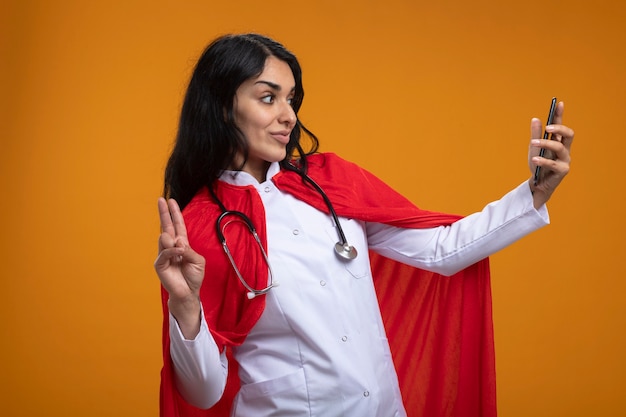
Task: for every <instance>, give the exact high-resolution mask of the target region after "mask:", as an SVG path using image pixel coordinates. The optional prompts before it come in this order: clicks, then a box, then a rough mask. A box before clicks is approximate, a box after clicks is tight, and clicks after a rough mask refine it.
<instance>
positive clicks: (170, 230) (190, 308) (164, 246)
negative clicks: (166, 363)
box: [154, 198, 205, 339]
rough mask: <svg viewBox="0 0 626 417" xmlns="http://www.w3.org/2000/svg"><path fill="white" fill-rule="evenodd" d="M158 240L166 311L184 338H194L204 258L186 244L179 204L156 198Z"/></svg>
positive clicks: (158, 259) (157, 267)
mask: <svg viewBox="0 0 626 417" xmlns="http://www.w3.org/2000/svg"><path fill="white" fill-rule="evenodd" d="M158 205H159V217H160V219H161V236H159V254H158V256H157V258H156V261H155V262H154V269H155V270H156V273H157V275H158V276H159V279H160V280H161V284H162V285H163V287H164V288H165V290H166V291H167V292H168V294H169V296H170V298H169V309H170V312H171V313H172V315H173V316H174V317H175V318H176V320H177V321H178V324H179V326H180V329H181V331H182V332H183V335H184V336H185V338H188V339H190V338H193V337H195V334H197V332H198V330H199V328H200V301H199V296H200V286H201V285H202V279H203V278H204V266H205V260H204V258H203V257H202V256H201V255H199V254H198V253H197V252H195V251H194V250H193V249H192V248H191V247H190V246H189V241H188V240H187V228H186V227H185V221H184V219H183V215H182V213H181V211H180V207H179V206H178V203H176V201H175V200H174V199H169V200H167V201H166V200H165V199H164V198H159V202H158Z"/></svg>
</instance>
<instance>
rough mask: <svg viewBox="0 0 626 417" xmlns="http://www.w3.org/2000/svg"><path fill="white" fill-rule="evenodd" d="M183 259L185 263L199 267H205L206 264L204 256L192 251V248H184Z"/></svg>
mask: <svg viewBox="0 0 626 417" xmlns="http://www.w3.org/2000/svg"><path fill="white" fill-rule="evenodd" d="M182 259H183V261H185V262H188V263H190V264H194V265H199V266H204V263H205V260H204V256H202V255H200V254H199V253H198V252H196V251H195V250H193V249H191V247H190V246H187V247H185V248H184V251H183V253H182Z"/></svg>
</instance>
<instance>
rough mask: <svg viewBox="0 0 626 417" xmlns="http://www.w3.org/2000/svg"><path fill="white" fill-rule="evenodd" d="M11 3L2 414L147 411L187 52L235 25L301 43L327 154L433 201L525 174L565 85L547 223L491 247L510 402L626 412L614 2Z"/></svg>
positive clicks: (621, 149)
mask: <svg viewBox="0 0 626 417" xmlns="http://www.w3.org/2000/svg"><path fill="white" fill-rule="evenodd" d="M53 3H56V4H54V5H53ZM0 7H1V9H0V47H1V54H2V59H1V64H0V65H1V71H2V74H1V83H2V90H1V91H2V92H1V95H0V96H1V101H0V103H1V104H0V106H1V107H0V123H1V125H0V126H1V128H2V136H1V138H2V148H1V150H0V178H1V186H2V204H1V205H0V210H1V212H0V214H1V217H2V219H4V220H3V226H2V228H1V230H2V238H1V239H0V242H1V243H0V257H1V258H0V262H1V263H0V265H1V272H0V273H1V278H2V281H1V283H2V290H3V294H2V301H1V302H0V316H1V317H2V324H1V325H0V332H1V333H0V336H1V338H2V339H1V340H2V343H1V344H0V357H2V362H3V366H2V371H1V372H0V384H1V385H2V387H1V389H0V404H2V412H1V413H2V415H5V416H34V415H45V416H70V415H77V416H78V415H81V416H87V415H88V416H131V415H132V416H155V415H157V410H158V383H159V369H160V364H161V357H160V355H161V352H160V337H161V335H160V331H161V330H160V326H161V311H160V301H159V287H158V281H157V278H156V276H155V274H154V273H153V269H152V262H153V259H154V257H155V251H156V239H157V235H158V219H157V212H156V199H157V197H158V195H159V194H160V191H161V184H162V173H163V168H164V165H165V161H166V158H167V156H168V153H169V150H170V147H171V143H172V140H173V138H174V135H175V131H176V124H177V115H178V111H179V107H180V104H181V100H182V95H183V92H184V89H185V86H186V82H187V80H188V77H189V75H190V71H191V69H192V67H193V65H194V60H195V59H196V58H197V57H198V55H199V54H200V53H201V51H202V49H203V48H204V46H205V45H206V44H207V43H208V42H209V41H210V40H212V39H213V38H214V37H215V36H217V35H219V34H223V33H228V32H242V31H257V32H261V33H264V34H267V35H270V36H273V37H275V38H277V39H278V40H280V41H282V42H283V43H284V44H286V45H287V47H288V48H290V49H291V50H293V51H294V52H295V53H296V54H297V55H298V56H299V58H300V60H301V63H302V65H303V68H304V77H305V78H304V80H305V88H306V91H307V97H306V100H305V103H304V106H303V109H302V111H301V114H300V116H301V119H302V120H303V121H304V122H305V124H306V125H307V126H308V127H309V128H311V129H312V130H313V131H314V132H315V133H316V134H317V135H318V136H319V138H320V139H321V143H322V150H324V151H333V152H337V153H339V154H340V155H342V156H343V157H345V158H347V159H350V160H353V161H355V162H357V163H359V164H361V165H363V166H365V167H366V168H368V169H370V170H371V171H373V172H375V173H376V174H377V175H379V176H380V177H381V178H383V179H384V180H385V181H387V182H388V183H390V184H391V185H393V186H394V187H395V188H396V189H398V190H399V191H401V192H402V193H403V194H405V195H406V196H407V197H409V198H411V199H412V200H413V201H415V202H416V203H417V204H418V205H420V206H422V207H424V208H429V209H433V210H442V211H448V212H456V213H461V214H468V213H470V212H472V211H475V210H478V209H480V208H481V207H482V206H483V205H484V204H485V203H487V202H488V201H490V200H493V199H496V198H498V197H499V196H500V195H502V194H503V193H505V192H506V191H508V190H509V189H511V188H512V187H514V186H516V185H517V184H519V183H520V182H521V181H523V180H524V179H525V178H527V177H528V176H529V172H528V170H527V166H526V151H527V140H528V131H529V121H530V118H531V117H532V116H538V117H541V118H545V116H546V112H547V109H548V105H549V100H550V98H551V97H552V96H553V95H556V96H558V97H559V98H560V99H563V100H564V101H565V102H566V122H567V124H569V125H571V126H572V127H574V128H575V129H576V132H577V138H576V141H575V144H574V152H573V164H572V172H571V174H570V176H568V178H567V179H566V181H565V182H564V184H563V185H562V187H561V188H560V189H559V190H558V192H557V194H556V195H555V196H554V198H553V200H552V201H550V203H549V209H550V213H551V216H552V222H553V223H552V225H550V226H549V227H547V228H544V229H542V230H540V231H539V232H537V233H534V234H533V235H531V236H529V237H527V238H525V239H524V240H522V241H520V242H518V243H516V244H514V245H513V246H511V247H509V248H507V249H505V250H503V251H502V252H500V253H498V254H496V255H495V256H493V258H492V265H493V292H494V320H495V326H496V349H497V371H498V396H499V411H500V415H502V416H546V417H547V416H551V417H552V416H587V415H600V416H603V415H607V416H608V415H610V416H617V415H626V400H625V399H624V398H625V396H624V394H625V391H626V390H625V388H626V381H625V378H626V360H625V358H624V356H625V355H624V352H626V337H625V334H624V333H625V332H624V329H625V324H626V323H625V322H626V303H624V302H623V301H622V300H623V298H624V293H625V292H626V284H625V283H624V282H625V275H626V274H625V273H624V272H625V270H624V269H625V268H624V266H623V264H621V261H622V259H621V258H622V257H623V256H624V255H625V253H624V252H625V251H624V249H625V247H624V235H625V232H626V230H625V227H624V220H623V217H622V216H623V215H624V214H625V212H624V208H623V207H624V206H623V196H622V195H621V194H622V193H623V190H624V186H623V183H624V180H625V175H624V162H623V155H624V153H625V150H626V149H625V145H624V132H626V124H625V123H626V122H625V119H626V118H625V117H624V106H623V104H622V103H623V97H625V96H626V89H625V82H624V75H625V74H626V62H625V56H626V55H625V54H624V45H625V44H626V43H625V41H626V36H625V33H626V32H625V29H624V24H625V22H626V19H625V18H626V6H625V3H624V2H619V1H605V0H596V1H594V2H586V1H576V0H571V1H567V2H566V1H556V0H529V1H524V2H518V1H512V2H502V1H496V0H482V1H473V2H466V1H450V0H449V1H439V2H420V1H417V0H415V1H406V0H405V1H403V0H386V1H384V2H374V1H369V0H359V1H356V0H351V1H344V2H338V1H335V0H322V1H311V2H294V1H291V2H287V1H278V0H266V1H248V0H245V1H242V0H239V1H232V2H222V3H214V2H209V1H203V2H201V1H196V2H173V1H146V0H141V1H139V0H137V1H126V2H122V1H119V2H109V1H107V2H103V1H100V2H85V1H77V0H76V1H57V2H47V1H42V0H40V1H35V0H31V1H17V0H13V1H8V0H4V1H2V3H1V6H0Z"/></svg>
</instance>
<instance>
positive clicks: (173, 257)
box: [154, 247, 185, 271]
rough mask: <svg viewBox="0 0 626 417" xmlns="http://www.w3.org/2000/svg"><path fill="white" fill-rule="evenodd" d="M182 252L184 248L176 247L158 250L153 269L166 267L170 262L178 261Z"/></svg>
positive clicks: (160, 269)
mask: <svg viewBox="0 0 626 417" xmlns="http://www.w3.org/2000/svg"><path fill="white" fill-rule="evenodd" d="M184 252H185V249H183V248H177V247H172V248H167V249H163V250H162V251H160V252H159V255H158V256H157V258H156V260H155V261H154V269H156V270H157V271H162V270H165V269H167V267H168V266H169V265H170V264H172V263H174V262H178V261H179V260H180V259H181V257H182V256H183V253H184Z"/></svg>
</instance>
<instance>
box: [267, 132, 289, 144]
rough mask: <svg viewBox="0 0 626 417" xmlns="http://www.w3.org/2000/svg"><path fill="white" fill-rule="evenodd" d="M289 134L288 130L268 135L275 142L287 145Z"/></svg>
mask: <svg viewBox="0 0 626 417" xmlns="http://www.w3.org/2000/svg"><path fill="white" fill-rule="evenodd" d="M290 134H291V131H290V130H281V131H278V132H270V135H271V136H272V137H273V138H274V139H276V140H277V141H279V142H280V143H282V144H285V145H286V144H288V143H289V135H290Z"/></svg>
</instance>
